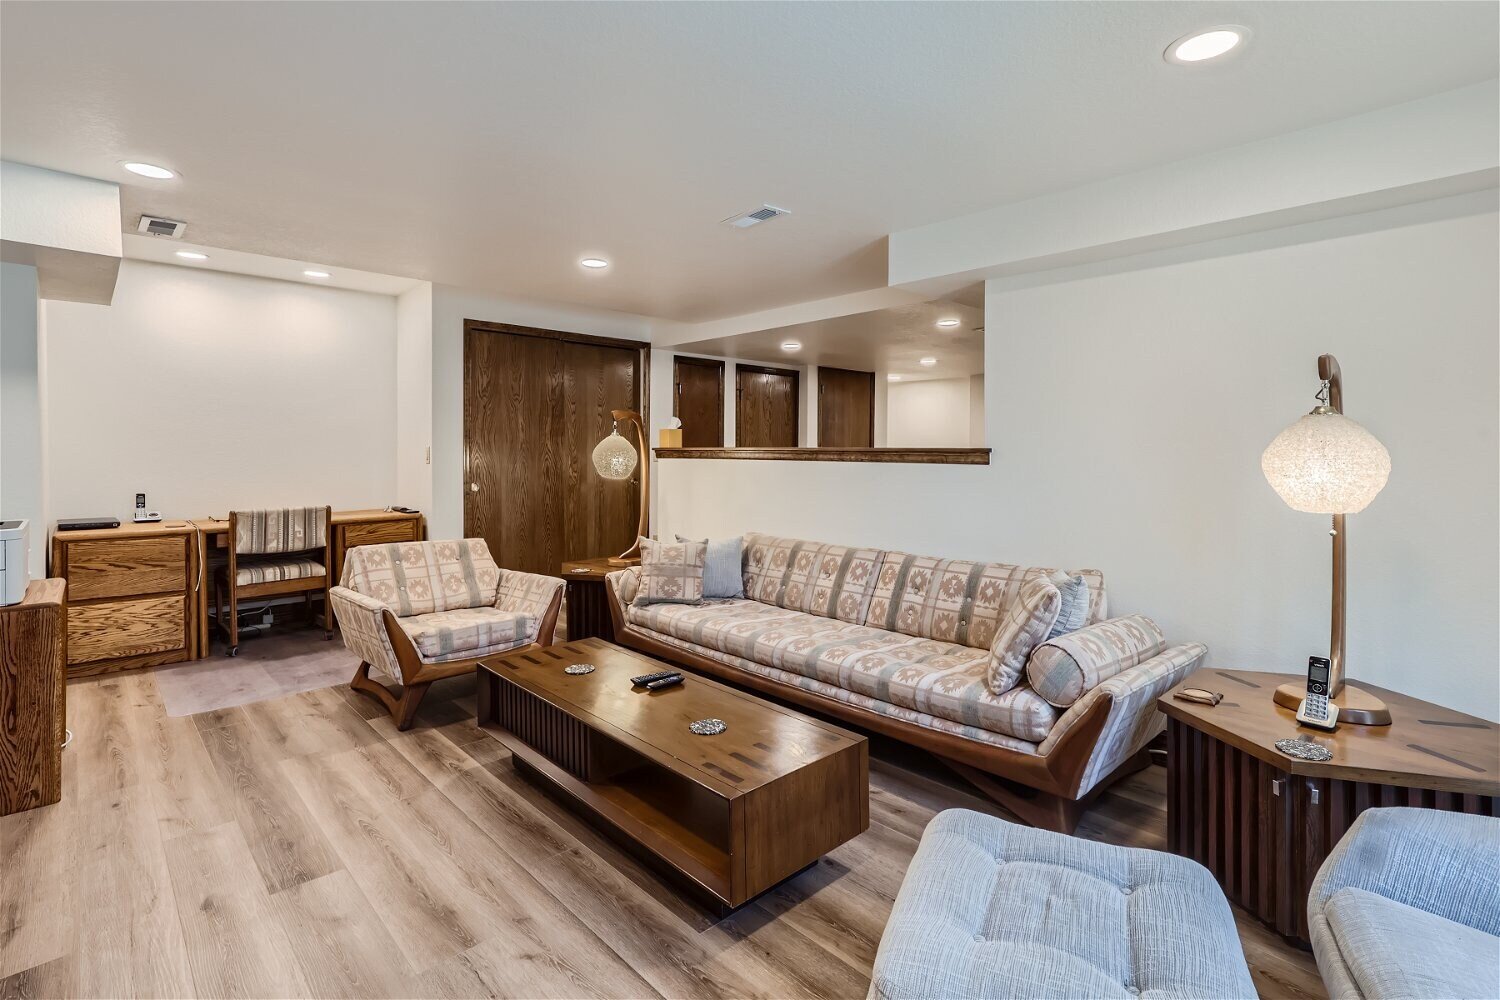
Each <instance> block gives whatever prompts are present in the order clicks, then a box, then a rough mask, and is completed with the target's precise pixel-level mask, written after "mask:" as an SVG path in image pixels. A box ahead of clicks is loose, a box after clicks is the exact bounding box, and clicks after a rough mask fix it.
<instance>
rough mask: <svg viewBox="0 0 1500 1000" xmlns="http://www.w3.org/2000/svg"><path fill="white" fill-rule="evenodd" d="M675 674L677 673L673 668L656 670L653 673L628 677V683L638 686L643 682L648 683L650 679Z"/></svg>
mask: <svg viewBox="0 0 1500 1000" xmlns="http://www.w3.org/2000/svg"><path fill="white" fill-rule="evenodd" d="M676 676H679V675H678V673H677V671H675V670H658V671H657V672H656V673H654V674H641V676H639V677H632V678H630V683H632V684H634V685H635V686H636V687H640V686H641V685H643V684H650V683H651V682H652V681H659V680H661V679H662V678H663V677H676Z"/></svg>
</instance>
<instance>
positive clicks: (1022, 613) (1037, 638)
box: [985, 572, 1062, 695]
mask: <svg viewBox="0 0 1500 1000" xmlns="http://www.w3.org/2000/svg"><path fill="white" fill-rule="evenodd" d="M1061 603H1062V595H1061V594H1059V593H1058V591H1057V584H1055V583H1053V582H1052V581H1051V579H1049V578H1048V576H1047V574H1045V573H1039V572H1033V573H1031V574H1029V575H1028V576H1027V577H1026V579H1024V580H1022V581H1021V586H1020V587H1019V588H1017V590H1016V596H1015V597H1013V598H1011V601H1010V604H1008V605H1007V606H1006V608H1005V610H1004V611H1003V612H1001V615H1000V625H999V628H998V629H996V631H995V641H994V642H993V643H991V644H990V662H989V669H988V672H987V674H986V677H985V683H986V685H988V687H989V689H990V692H991V693H992V694H997V695H999V694H1004V693H1005V692H1007V691H1009V690H1010V689H1011V688H1013V687H1015V686H1016V684H1017V683H1018V682H1019V681H1020V680H1021V675H1022V674H1023V673H1025V671H1026V658H1027V657H1029V656H1030V655H1031V651H1032V650H1033V649H1035V648H1036V645H1037V643H1039V642H1041V641H1042V640H1043V639H1045V638H1046V637H1047V633H1048V632H1050V631H1052V626H1053V625H1054V624H1056V622H1057V608H1058V605H1059V604H1061Z"/></svg>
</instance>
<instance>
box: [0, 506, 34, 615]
mask: <svg viewBox="0 0 1500 1000" xmlns="http://www.w3.org/2000/svg"><path fill="white" fill-rule="evenodd" d="M27 524H28V522H26V521H0V605H4V604H20V603H21V599H22V598H24V597H25V596H26V584H28V583H30V582H31V569H30V562H31V550H30V545H29V539H28V538H27V530H26V526H27Z"/></svg>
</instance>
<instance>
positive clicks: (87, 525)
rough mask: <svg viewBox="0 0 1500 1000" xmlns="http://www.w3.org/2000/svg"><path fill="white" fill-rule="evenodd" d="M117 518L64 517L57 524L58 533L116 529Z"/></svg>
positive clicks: (118, 521) (118, 520) (117, 525)
mask: <svg viewBox="0 0 1500 1000" xmlns="http://www.w3.org/2000/svg"><path fill="white" fill-rule="evenodd" d="M119 526H120V519H119V518H117V517H64V518H59V519H58V522H57V530H58V531H92V530H95V529H97V528H118V527H119Z"/></svg>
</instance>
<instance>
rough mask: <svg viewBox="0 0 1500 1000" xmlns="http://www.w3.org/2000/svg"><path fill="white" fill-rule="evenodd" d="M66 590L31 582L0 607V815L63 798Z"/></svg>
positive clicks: (58, 582) (61, 585) (59, 583)
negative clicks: (18, 600)
mask: <svg viewBox="0 0 1500 1000" xmlns="http://www.w3.org/2000/svg"><path fill="white" fill-rule="evenodd" d="M66 587H67V583H66V582H65V581H63V580H56V579H52V580H33V581H31V583H30V584H29V585H28V586H27V588H26V595H25V596H24V597H22V598H21V603H19V604H11V605H8V606H6V607H3V608H0V816H9V815H10V814H11V813H14V812H20V811H21V810H23V809H35V808H36V807H37V806H49V805H51V804H52V803H54V802H56V801H57V800H58V799H60V798H62V742H63V732H64V730H63V725H64V720H63V716H64V706H65V704H66V701H67V683H66V677H67V626H66V624H65V620H66V617H67V602H66V601H65V600H64V593H65V591H66ZM6 863H7V864H8V863H9V861H7V862H6Z"/></svg>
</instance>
